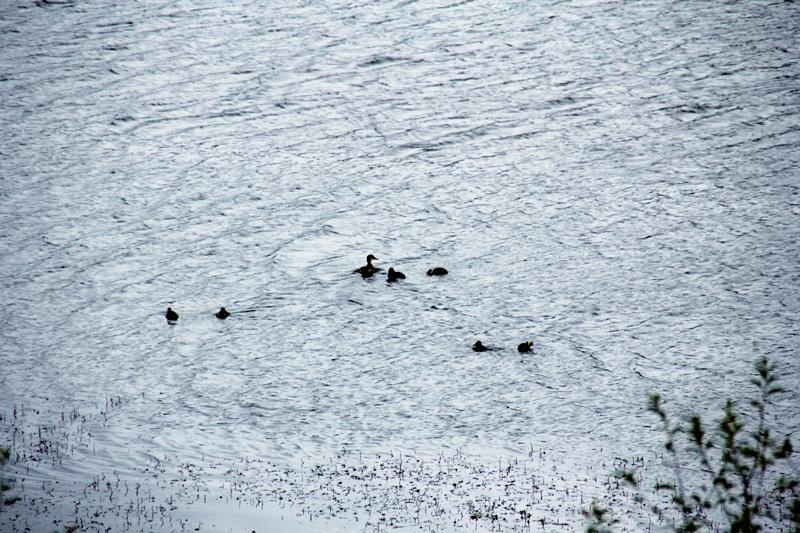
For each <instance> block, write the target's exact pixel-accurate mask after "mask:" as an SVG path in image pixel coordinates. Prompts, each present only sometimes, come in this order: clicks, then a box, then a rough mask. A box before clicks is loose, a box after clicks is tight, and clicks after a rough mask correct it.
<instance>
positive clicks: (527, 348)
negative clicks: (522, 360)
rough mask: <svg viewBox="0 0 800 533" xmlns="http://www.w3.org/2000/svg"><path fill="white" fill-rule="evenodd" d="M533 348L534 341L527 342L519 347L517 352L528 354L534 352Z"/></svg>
mask: <svg viewBox="0 0 800 533" xmlns="http://www.w3.org/2000/svg"><path fill="white" fill-rule="evenodd" d="M532 348H533V341H525V342H523V343H521V344H520V345H519V346H517V351H518V352H519V353H528V352H530V351H532Z"/></svg>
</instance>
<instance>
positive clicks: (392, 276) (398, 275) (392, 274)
mask: <svg viewBox="0 0 800 533" xmlns="http://www.w3.org/2000/svg"><path fill="white" fill-rule="evenodd" d="M398 279H406V275H405V274H403V273H402V272H398V271H396V270H395V269H394V268H389V272H387V273H386V281H389V282H391V281H397V280H398Z"/></svg>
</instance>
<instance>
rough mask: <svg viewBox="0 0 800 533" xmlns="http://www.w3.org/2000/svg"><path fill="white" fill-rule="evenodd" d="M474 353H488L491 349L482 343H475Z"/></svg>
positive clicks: (473, 346)
mask: <svg viewBox="0 0 800 533" xmlns="http://www.w3.org/2000/svg"><path fill="white" fill-rule="evenodd" d="M472 351H473V352H486V351H489V348H487V347H486V346H484V345H483V343H482V342H481V341H475V344H473V345H472Z"/></svg>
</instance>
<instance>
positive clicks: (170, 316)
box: [164, 307, 178, 322]
mask: <svg viewBox="0 0 800 533" xmlns="http://www.w3.org/2000/svg"><path fill="white" fill-rule="evenodd" d="M164 316H165V317H167V322H175V321H176V320H178V313H176V312H175V311H173V310H172V308H171V307H167V312H166V313H164Z"/></svg>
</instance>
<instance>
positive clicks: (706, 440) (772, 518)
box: [586, 358, 800, 533]
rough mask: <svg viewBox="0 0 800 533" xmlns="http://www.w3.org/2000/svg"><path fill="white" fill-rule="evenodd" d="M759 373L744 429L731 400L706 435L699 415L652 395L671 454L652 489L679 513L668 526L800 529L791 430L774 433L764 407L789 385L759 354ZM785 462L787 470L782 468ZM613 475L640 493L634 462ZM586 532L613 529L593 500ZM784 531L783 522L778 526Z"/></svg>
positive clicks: (657, 509) (651, 407)
mask: <svg viewBox="0 0 800 533" xmlns="http://www.w3.org/2000/svg"><path fill="white" fill-rule="evenodd" d="M755 367H756V372H757V378H755V379H753V380H752V383H753V384H754V385H755V386H756V387H757V389H758V390H757V394H756V395H755V397H754V398H753V399H751V400H750V402H749V404H750V406H751V407H752V409H753V412H752V413H748V414H749V415H751V417H752V419H753V420H755V421H756V423H755V427H754V428H753V429H751V430H749V431H746V430H745V419H747V418H749V417H748V416H746V415H744V414H740V413H739V412H737V410H736V406H735V405H734V403H733V402H732V401H731V400H728V401H726V402H725V406H724V407H723V414H722V417H721V418H720V420H719V422H718V424H717V429H716V431H715V432H714V435H711V436H710V435H709V434H708V433H707V431H706V426H705V424H704V423H703V420H702V419H701V417H700V416H699V415H697V414H693V415H691V416H690V417H689V418H688V420H687V421H686V422H685V423H681V422H676V421H673V420H672V419H671V418H670V417H669V415H668V414H667V412H666V411H665V409H664V407H663V405H662V403H661V397H660V396H659V395H658V394H653V395H652V396H650V399H649V403H648V406H647V409H648V411H650V412H652V413H654V414H656V416H658V418H659V420H660V421H661V425H662V430H663V432H664V434H665V436H666V440H665V442H664V448H665V450H666V452H667V456H668V457H669V459H670V465H669V466H670V467H671V469H672V472H673V475H674V479H673V480H672V481H671V482H669V483H656V485H655V487H654V488H655V490H656V493H657V494H659V493H660V494H666V496H667V498H666V499H665V500H664V501H665V502H667V503H668V504H669V505H671V508H672V509H673V511H674V512H675V515H676V518H677V520H676V521H675V522H674V523H673V525H672V529H673V530H674V531H677V532H680V533H684V532H686V533H688V532H694V531H728V532H730V533H754V532H758V531H764V530H765V529H767V528H768V527H769V526H777V527H781V526H789V527H791V528H792V529H791V530H792V531H794V532H795V533H800V490H798V489H800V479H798V476H797V474H796V473H794V472H796V471H792V470H791V463H789V461H790V456H791V454H792V451H793V448H792V444H791V440H790V438H789V437H788V436H784V437H783V438H776V437H775V435H776V433H778V432H777V431H776V430H775V429H774V428H773V427H771V424H770V422H769V417H768V416H767V408H768V406H769V405H770V404H771V403H772V399H773V397H774V396H776V395H780V394H782V393H785V392H786V391H785V390H784V389H783V388H782V387H780V386H778V385H777V384H776V382H777V379H778V378H777V376H776V375H775V372H774V371H775V367H774V366H773V365H771V364H769V362H768V361H767V359H766V358H761V359H759V360H758V361H757V362H756V365H755ZM682 442H683V443H686V444H688V445H689V446H688V450H689V452H690V456H691V457H692V458H693V460H694V461H695V462H696V468H695V469H693V471H699V474H694V475H695V477H698V476H699V478H700V479H699V480H696V479H695V480H693V481H694V482H690V481H689V480H688V479H687V476H688V473H689V469H688V468H687V467H686V466H685V464H684V462H683V460H684V457H682V455H681V453H680V451H679V448H678V445H679V444H680V443H682ZM779 465H781V466H783V465H786V466H787V467H788V468H787V469H786V470H788V471H789V472H792V473H791V474H789V475H788V476H787V475H784V474H781V472H782V471H783V469H782V468H779ZM616 475H617V476H618V477H619V478H620V479H622V480H624V481H625V482H626V483H627V484H629V485H630V486H632V487H635V488H636V489H637V490H638V491H639V493H640V495H641V497H642V500H643V501H644V500H645V499H646V495H645V494H644V493H643V491H642V489H641V486H640V485H641V476H639V475H637V471H636V470H628V469H624V470H620V471H618V472H617V473H616ZM650 508H651V511H652V512H653V513H654V514H656V515H658V516H664V515H665V511H667V510H668V509H663V508H662V504H659V503H653V504H651V507H650ZM586 514H587V515H588V516H589V523H588V525H587V529H586V531H587V532H592V533H599V532H608V531H611V529H610V526H612V525H613V523H614V522H613V521H611V520H610V519H609V517H608V516H607V515H606V512H605V510H604V509H603V508H602V507H600V506H599V504H593V505H592V508H591V510H590V511H589V512H588V513H586ZM780 530H781V531H784V529H783V528H782V527H781V529H780Z"/></svg>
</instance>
